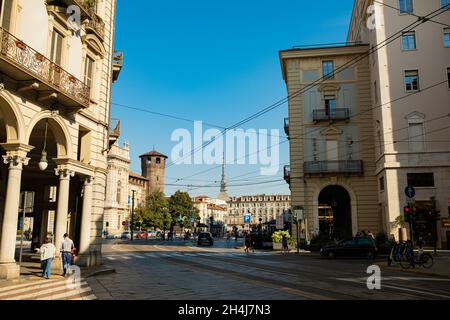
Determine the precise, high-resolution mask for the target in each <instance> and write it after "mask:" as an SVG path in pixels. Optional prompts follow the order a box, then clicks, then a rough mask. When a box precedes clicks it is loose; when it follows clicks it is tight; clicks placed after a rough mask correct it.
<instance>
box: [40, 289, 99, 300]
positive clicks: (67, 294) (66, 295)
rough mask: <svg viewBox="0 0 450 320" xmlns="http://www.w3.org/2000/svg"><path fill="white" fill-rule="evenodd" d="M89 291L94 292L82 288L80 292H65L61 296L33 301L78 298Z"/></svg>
mask: <svg viewBox="0 0 450 320" xmlns="http://www.w3.org/2000/svg"><path fill="white" fill-rule="evenodd" d="M89 291H92V289H91V288H89V287H87V288H81V289H80V290H73V291H68V292H63V293H60V294H56V295H50V296H47V297H44V298H38V299H33V300H60V299H64V298H68V297H76V296H77V295H78V296H80V295H81V294H82V293H84V292H89ZM80 298H81V297H80Z"/></svg>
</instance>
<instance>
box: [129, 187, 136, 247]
mask: <svg viewBox="0 0 450 320" xmlns="http://www.w3.org/2000/svg"><path fill="white" fill-rule="evenodd" d="M131 192H132V193H133V196H132V197H131V224H130V231H131V241H133V237H134V236H133V231H134V194H135V192H136V190H131Z"/></svg>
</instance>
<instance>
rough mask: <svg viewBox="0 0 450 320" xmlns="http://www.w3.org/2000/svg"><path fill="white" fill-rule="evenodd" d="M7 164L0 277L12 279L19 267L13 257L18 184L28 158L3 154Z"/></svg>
mask: <svg viewBox="0 0 450 320" xmlns="http://www.w3.org/2000/svg"><path fill="white" fill-rule="evenodd" d="M3 160H4V163H5V164H9V169H8V184H7V189H6V199H5V210H4V211H3V212H4V214H3V221H2V226H1V228H2V233H1V239H0V279H13V278H18V277H19V276H20V268H19V266H18V265H17V264H16V261H15V259H14V255H15V251H16V236H17V223H18V219H19V204H20V184H21V180H22V169H23V166H24V165H28V162H29V160H30V159H29V158H27V157H25V156H20V155H14V156H11V155H7V156H3Z"/></svg>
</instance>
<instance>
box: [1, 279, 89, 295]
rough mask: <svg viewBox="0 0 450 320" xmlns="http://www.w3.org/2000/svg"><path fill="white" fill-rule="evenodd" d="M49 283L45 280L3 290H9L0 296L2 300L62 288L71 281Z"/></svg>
mask: <svg viewBox="0 0 450 320" xmlns="http://www.w3.org/2000/svg"><path fill="white" fill-rule="evenodd" d="M48 281H49V282H47V281H45V280H40V281H34V282H33V283H29V284H23V285H21V286H10V287H7V288H3V289H8V290H3V291H2V293H1V294H0V299H3V297H7V296H10V295H15V294H21V293H26V292H30V291H33V290H37V289H46V288H48V287H54V288H56V287H62V286H65V285H67V284H68V283H69V282H70V280H67V279H64V280H53V281H51V280H48ZM81 281H85V280H84V279H81Z"/></svg>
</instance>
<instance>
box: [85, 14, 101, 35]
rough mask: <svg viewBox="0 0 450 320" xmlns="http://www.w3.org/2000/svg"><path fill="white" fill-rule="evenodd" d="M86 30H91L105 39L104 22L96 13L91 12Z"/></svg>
mask: <svg viewBox="0 0 450 320" xmlns="http://www.w3.org/2000/svg"><path fill="white" fill-rule="evenodd" d="M86 30H87V31H89V30H93V31H94V32H95V33H96V34H97V36H98V37H99V38H100V39H102V40H104V39H105V22H103V20H102V18H100V17H99V16H98V15H97V14H96V13H93V14H92V16H91V19H90V20H89V22H88V24H87V26H86Z"/></svg>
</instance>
